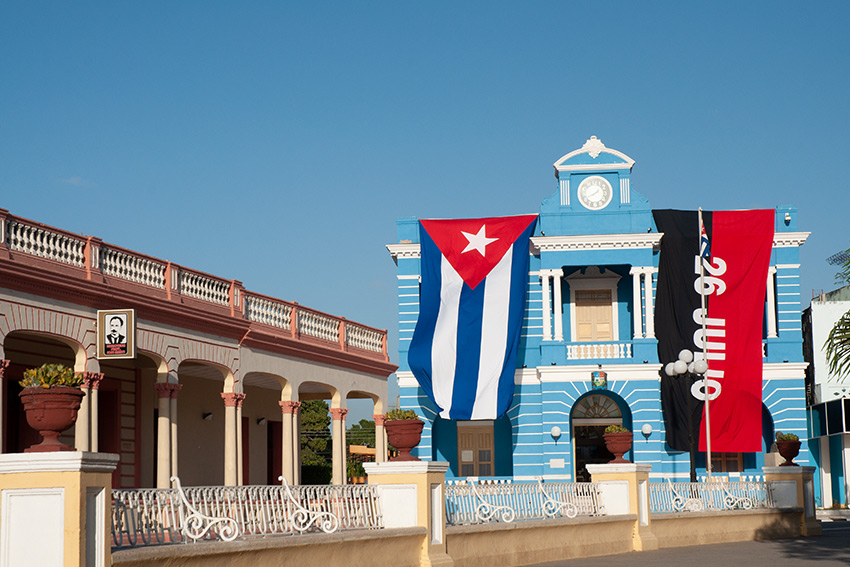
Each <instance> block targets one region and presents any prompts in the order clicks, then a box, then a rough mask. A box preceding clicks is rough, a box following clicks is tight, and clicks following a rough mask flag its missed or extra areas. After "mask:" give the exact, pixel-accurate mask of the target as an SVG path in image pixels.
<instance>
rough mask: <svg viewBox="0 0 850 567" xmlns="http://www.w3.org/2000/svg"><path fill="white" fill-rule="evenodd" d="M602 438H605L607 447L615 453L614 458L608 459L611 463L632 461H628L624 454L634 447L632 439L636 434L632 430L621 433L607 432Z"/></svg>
mask: <svg viewBox="0 0 850 567" xmlns="http://www.w3.org/2000/svg"><path fill="white" fill-rule="evenodd" d="M602 438H603V439H605V448H606V449H608V451H610V452H611V454H613V455H614V459H613V460H611V461H608V462H609V463H630V462H631V461H627V460H626V459H624V458H623V455H625V454H626V453H628V452H629V449H631V448H632V441H633V440H634V434H633V433H632V432H631V431H625V432H621V433H605V434H603V435H602Z"/></svg>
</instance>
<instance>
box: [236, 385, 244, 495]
mask: <svg viewBox="0 0 850 567" xmlns="http://www.w3.org/2000/svg"><path fill="white" fill-rule="evenodd" d="M243 396H244V394H243ZM242 445H243V443H242V400H239V402H238V403H237V404H236V483H237V485H238V486H244V485H245V477H244V474H243V470H242V469H243V467H242V461H244V459H243V456H244V455H245V453H244V451H245V447H243V446H242Z"/></svg>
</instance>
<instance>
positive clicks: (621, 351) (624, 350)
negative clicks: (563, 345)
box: [567, 342, 632, 360]
mask: <svg viewBox="0 0 850 567" xmlns="http://www.w3.org/2000/svg"><path fill="white" fill-rule="evenodd" d="M631 357H632V343H628V342H627V343H572V344H569V345H567V359H568V360H589V359H597V358H599V359H602V358H631Z"/></svg>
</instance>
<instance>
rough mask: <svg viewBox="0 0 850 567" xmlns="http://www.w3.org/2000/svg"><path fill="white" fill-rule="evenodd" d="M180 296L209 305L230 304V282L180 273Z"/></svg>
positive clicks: (190, 273) (192, 273)
mask: <svg viewBox="0 0 850 567" xmlns="http://www.w3.org/2000/svg"><path fill="white" fill-rule="evenodd" d="M180 294H181V295H187V296H189V297H194V298H195V299H202V300H204V301H209V302H210V303H218V304H219V305H227V304H228V303H230V282H228V281H224V280H219V279H215V278H212V277H209V276H204V275H201V274H196V273H194V272H185V271H181V272H180Z"/></svg>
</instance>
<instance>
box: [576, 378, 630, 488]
mask: <svg viewBox="0 0 850 567" xmlns="http://www.w3.org/2000/svg"><path fill="white" fill-rule="evenodd" d="M570 423H571V424H572V439H573V465H574V467H575V470H574V475H575V476H574V478H575V480H576V482H590V473H588V472H587V468H586V465H588V464H599V463H607V462H608V461H610V460H611V459H613V458H614V455H612V454H611V453H610V452H609V451H608V449H606V448H605V441H604V439H603V438H602V435H603V434H604V433H605V428H606V427H608V426H609V425H623V410H622V409H621V408H620V404H619V403H618V402H617V401H616V400H614V398H612V397H611V396H610V395H607V394H603V393H599V392H593V393H590V394H588V395H585V396H584V397H582V398H579V399H578V400H577V401H576V403H575V404H573V409H572V412H571V416H570Z"/></svg>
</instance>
